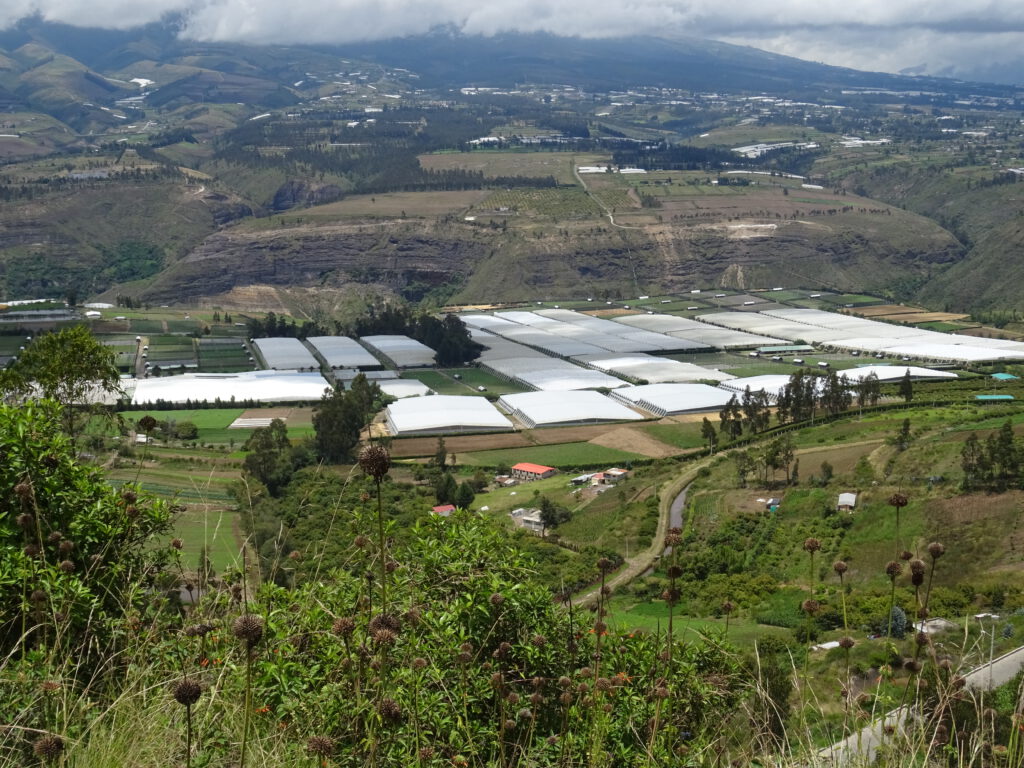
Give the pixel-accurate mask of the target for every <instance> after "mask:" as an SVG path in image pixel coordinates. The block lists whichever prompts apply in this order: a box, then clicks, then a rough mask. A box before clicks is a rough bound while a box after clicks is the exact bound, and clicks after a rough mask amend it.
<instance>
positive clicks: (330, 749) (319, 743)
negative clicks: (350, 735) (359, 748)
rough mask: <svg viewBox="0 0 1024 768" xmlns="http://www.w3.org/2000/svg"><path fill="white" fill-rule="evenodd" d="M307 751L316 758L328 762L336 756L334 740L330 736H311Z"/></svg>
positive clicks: (307, 743)
mask: <svg viewBox="0 0 1024 768" xmlns="http://www.w3.org/2000/svg"><path fill="white" fill-rule="evenodd" d="M306 751H307V752H308V753H309V754H311V755H313V756H314V757H319V758H320V759H322V760H326V759H327V758H328V757H330V756H331V755H332V754H334V739H332V738H330V737H329V736H310V737H309V740H308V741H307V742H306Z"/></svg>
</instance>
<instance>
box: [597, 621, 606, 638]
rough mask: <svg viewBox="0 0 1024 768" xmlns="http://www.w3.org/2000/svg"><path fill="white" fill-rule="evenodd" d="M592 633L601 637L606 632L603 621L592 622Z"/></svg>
mask: <svg viewBox="0 0 1024 768" xmlns="http://www.w3.org/2000/svg"><path fill="white" fill-rule="evenodd" d="M594 631H595V632H596V633H597V634H599V635H603V634H604V633H605V632H607V631H608V625H607V624H605V623H604V622H603V621H597V622H594Z"/></svg>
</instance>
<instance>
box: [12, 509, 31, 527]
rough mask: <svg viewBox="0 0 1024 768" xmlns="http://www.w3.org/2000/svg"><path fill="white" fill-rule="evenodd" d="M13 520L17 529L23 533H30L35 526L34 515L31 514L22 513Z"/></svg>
mask: <svg viewBox="0 0 1024 768" xmlns="http://www.w3.org/2000/svg"><path fill="white" fill-rule="evenodd" d="M14 520H15V522H17V524H18V527H19V528H21V530H23V531H31V530H32V528H33V527H34V526H35V524H36V518H35V515H33V514H32V513H31V512H22V513H21V514H20V515H18V516H17V517H16V518H14Z"/></svg>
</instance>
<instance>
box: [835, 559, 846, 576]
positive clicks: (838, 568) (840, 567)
mask: <svg viewBox="0 0 1024 768" xmlns="http://www.w3.org/2000/svg"><path fill="white" fill-rule="evenodd" d="M832 570H833V571H835V572H836V574H837V575H838V576H842V575H843V574H844V573H846V572H847V571H848V570H850V566H849V565H847V564H846V562H845V561H843V560H836V561H835V562H834V563H832Z"/></svg>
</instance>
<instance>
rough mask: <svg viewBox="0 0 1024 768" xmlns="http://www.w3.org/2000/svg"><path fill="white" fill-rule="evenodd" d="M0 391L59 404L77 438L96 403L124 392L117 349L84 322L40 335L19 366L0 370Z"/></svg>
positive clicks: (10, 398)
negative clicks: (102, 342) (100, 337)
mask: <svg viewBox="0 0 1024 768" xmlns="http://www.w3.org/2000/svg"><path fill="white" fill-rule="evenodd" d="M0 393H2V394H3V399H4V400H5V401H7V402H10V403H23V402H26V401H28V400H31V399H36V398H46V399H49V400H53V401H54V402H56V403H57V404H58V405H59V406H60V407H61V421H62V423H63V425H64V431H65V432H66V433H67V435H68V436H69V437H70V438H71V440H72V442H74V440H75V438H76V436H77V434H78V432H79V431H80V428H81V426H82V425H83V424H84V422H85V420H86V419H87V418H88V415H89V414H90V413H93V412H95V411H96V410H97V409H96V408H95V407H93V406H95V405H98V404H99V403H100V402H101V401H103V400H116V399H118V398H120V397H123V396H124V392H123V391H122V389H121V376H120V373H119V372H118V370H117V366H116V365H115V364H114V351H113V350H112V349H111V348H109V347H106V346H104V345H103V344H100V343H99V342H98V341H97V340H96V337H95V336H93V335H92V333H90V332H89V329H88V328H86V327H85V326H83V325H76V326H72V327H70V328H64V329H62V330H60V331H55V332H54V333H44V334H42V335H41V336H38V337H37V338H36V339H35V340H34V341H33V342H32V343H31V344H29V345H28V348H27V349H25V351H24V352H22V353H21V355H20V356H19V357H18V359H17V361H15V363H14V365H12V366H11V367H10V368H8V369H6V370H5V371H2V372H0Z"/></svg>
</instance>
